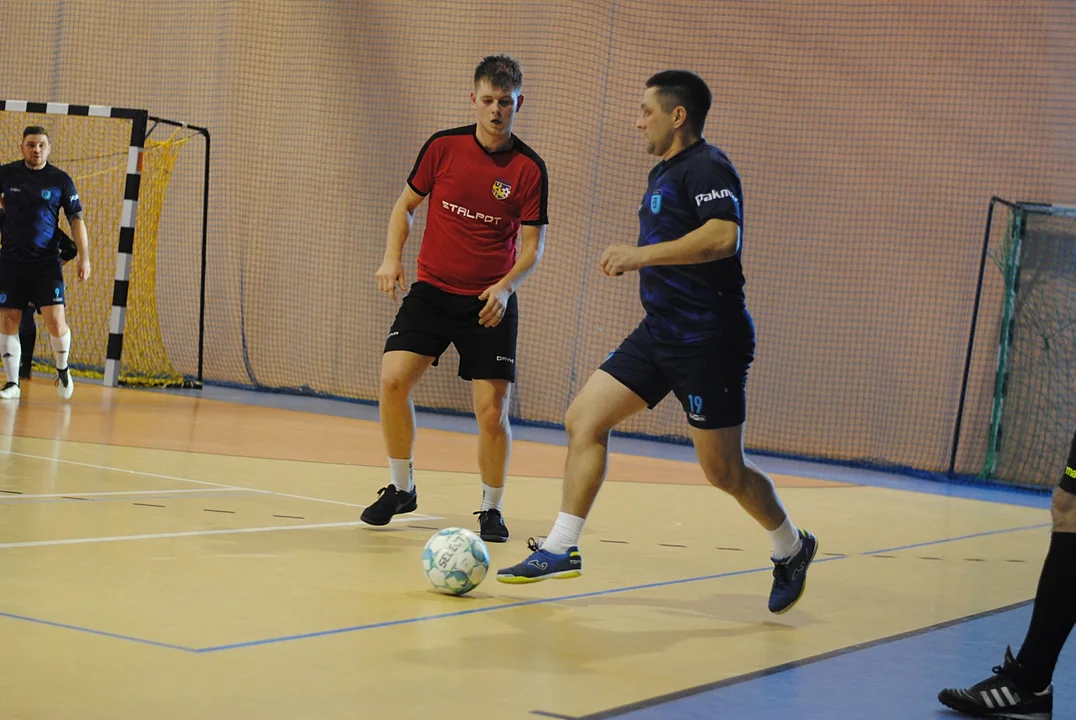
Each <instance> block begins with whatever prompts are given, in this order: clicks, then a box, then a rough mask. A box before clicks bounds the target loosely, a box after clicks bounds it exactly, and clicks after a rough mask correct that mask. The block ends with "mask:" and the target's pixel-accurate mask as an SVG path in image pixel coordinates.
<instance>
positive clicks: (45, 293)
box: [0, 258, 64, 310]
mask: <svg viewBox="0 0 1076 720" xmlns="http://www.w3.org/2000/svg"><path fill="white" fill-rule="evenodd" d="M27 304H32V305H33V306H34V307H36V308H38V309H40V308H43V307H46V306H48V305H63V304H64V273H63V267H62V266H61V265H60V261H59V259H56V258H48V259H46V260H41V261H38V262H32V263H24V262H18V261H15V260H0V308H7V309H9V310H23V309H25V308H26V306H27Z"/></svg>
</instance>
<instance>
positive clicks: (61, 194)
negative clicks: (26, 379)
mask: <svg viewBox="0 0 1076 720" xmlns="http://www.w3.org/2000/svg"><path fill="white" fill-rule="evenodd" d="M20 147H21V150H22V158H23V159H22V160H17V161H15V162H12V163H8V164H6V165H0V198H2V200H3V206H4V212H5V218H4V224H3V229H2V230H0V356H2V357H3V361H4V373H5V374H6V375H7V382H6V384H5V385H4V386H3V388H0V398H4V399H11V398H17V397H19V395H20V394H21V390H20V387H19V365H20V359H21V356H22V344H21V342H20V341H19V326H20V324H21V322H22V318H23V314H24V311H25V310H26V307H27V305H28V304H33V305H34V307H36V308H37V309H38V310H40V312H41V315H42V317H43V318H44V320H45V327H46V328H47V329H48V332H49V340H50V342H51V344H52V350H53V354H54V355H55V356H56V387H57V391H58V392H59V394H60V397H62V398H69V397H71V393H72V392H74V384H73V383H72V381H71V374H70V372H69V370H68V366H67V360H68V356H69V354H70V350H71V331H70V328H68V326H67V322H66V320H65V317H64V295H65V290H66V288H65V287H64V277H63V271H62V269H61V260H60V249H59V242H60V236H61V235H63V233H62V232H57V224H58V222H59V219H60V210H61V209H63V211H64V215H65V216H66V217H67V221H68V223H69V224H70V225H71V234H72V236H73V239H74V242H75V246H76V248H77V251H78V255H77V265H78V278H79V280H86V279H88V278H89V277H90V271H91V267H90V259H89V250H88V246H89V239H88V237H87V233H86V223H85V222H83V219H82V212H83V211H82V202H81V201H80V199H79V196H78V191H77V190H76V189H75V183H74V182H73V181H72V180H71V177H70V176H69V175H68V174H67V173H65V172H64V171H63V170H60V169H59V168H58V167H56V166H55V165H52V164H50V163H49V161H48V159H49V152H50V151H51V149H52V148H51V145H50V142H49V136H48V132H47V131H46V130H45V128H43V127H39V126H37V125H31V126H29V127H27V128H25V129H24V130H23V134H22V145H21V146H20Z"/></svg>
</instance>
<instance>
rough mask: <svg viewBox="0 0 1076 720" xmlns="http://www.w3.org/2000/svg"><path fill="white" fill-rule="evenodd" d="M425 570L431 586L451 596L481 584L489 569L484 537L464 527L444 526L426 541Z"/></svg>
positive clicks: (424, 551)
mask: <svg viewBox="0 0 1076 720" xmlns="http://www.w3.org/2000/svg"><path fill="white" fill-rule="evenodd" d="M422 569H423V570H424V571H425V572H426V577H427V578H429V580H430V585H433V587H434V588H435V589H437V590H439V591H440V592H443V593H448V594H449V595H463V594H464V593H467V592H470V591H471V590H474V589H475V588H476V587H478V584H479V583H480V582H482V580H483V579H484V578H485V577H486V572H487V571H488V570H489V550H488V549H486V544H485V543H484V542H482V538H480V537H478V536H477V535H475V534H474V533H473V532H471V531H470V530H465V529H464V528H455V527H453V528H445V529H444V530H442V531H440V532H439V533H437V534H436V535H434V536H433V537H431V538H430V539H429V540H428V541H427V542H426V547H425V548H424V549H423V550H422Z"/></svg>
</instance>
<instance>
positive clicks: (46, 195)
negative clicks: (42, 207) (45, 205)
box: [41, 189, 52, 200]
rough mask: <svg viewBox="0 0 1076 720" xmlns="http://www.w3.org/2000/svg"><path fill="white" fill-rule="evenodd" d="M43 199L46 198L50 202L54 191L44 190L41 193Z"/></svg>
mask: <svg viewBox="0 0 1076 720" xmlns="http://www.w3.org/2000/svg"><path fill="white" fill-rule="evenodd" d="M41 197H43V198H45V199H46V200H48V199H49V198H51V197H52V190H48V189H45V190H42V191H41Z"/></svg>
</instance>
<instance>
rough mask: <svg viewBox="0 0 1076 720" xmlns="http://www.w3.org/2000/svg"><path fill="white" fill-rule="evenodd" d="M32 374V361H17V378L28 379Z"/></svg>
mask: <svg viewBox="0 0 1076 720" xmlns="http://www.w3.org/2000/svg"><path fill="white" fill-rule="evenodd" d="M33 376H34V363H33V361H30V362H26V361H25V360H23V361H22V362H21V363H19V378H20V379H22V380H29V379H30V378H32V377H33Z"/></svg>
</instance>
